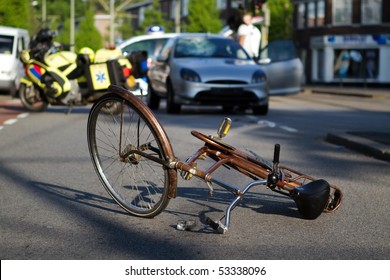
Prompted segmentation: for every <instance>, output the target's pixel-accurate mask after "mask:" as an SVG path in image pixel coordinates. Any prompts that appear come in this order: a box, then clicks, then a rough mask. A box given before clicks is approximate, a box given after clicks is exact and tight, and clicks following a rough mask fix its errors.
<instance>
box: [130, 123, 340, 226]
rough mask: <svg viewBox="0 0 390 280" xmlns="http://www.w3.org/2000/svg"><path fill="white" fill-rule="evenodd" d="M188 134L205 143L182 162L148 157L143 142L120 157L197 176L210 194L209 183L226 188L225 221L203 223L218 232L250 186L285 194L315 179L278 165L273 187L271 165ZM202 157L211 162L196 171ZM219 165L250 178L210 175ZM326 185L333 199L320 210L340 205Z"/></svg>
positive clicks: (335, 192) (335, 193)
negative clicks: (241, 181)
mask: <svg viewBox="0 0 390 280" xmlns="http://www.w3.org/2000/svg"><path fill="white" fill-rule="evenodd" d="M191 134H192V135H193V136H195V137H197V138H198V139H200V140H202V141H203V142H205V145H204V146H203V147H201V148H200V149H198V150H197V151H196V152H195V153H194V154H193V155H192V156H190V157H189V158H188V159H187V160H186V161H185V162H182V161H175V160H174V161H171V160H170V161H164V160H161V159H160V158H157V157H154V156H150V155H149V154H147V153H144V152H143V151H142V150H146V149H147V147H148V144H144V145H141V146H139V147H138V148H136V149H134V150H129V151H127V152H126V153H125V154H123V158H127V157H129V156H131V155H132V154H137V155H139V156H143V157H146V158H148V159H150V160H152V161H155V162H157V163H159V164H162V165H164V166H165V167H166V168H169V169H174V170H177V171H180V175H181V177H182V178H183V179H185V180H190V179H191V178H192V177H193V176H195V177H198V178H200V179H202V180H203V181H204V182H205V183H206V184H207V186H208V187H209V188H210V194H212V193H213V187H212V184H213V183H214V184H216V185H219V186H220V187H222V188H224V189H226V190H228V191H230V192H231V193H232V194H233V195H234V196H235V199H234V200H233V201H232V202H231V203H230V205H229V206H228V207H227V209H226V216H225V223H224V224H223V223H221V222H220V221H213V220H211V219H209V218H207V222H208V223H209V224H210V225H211V227H212V228H214V229H215V230H217V231H218V232H220V233H226V232H227V231H228V228H229V225H230V214H231V211H232V210H233V209H234V207H235V206H236V205H237V204H238V202H239V201H240V200H241V199H242V198H243V197H244V195H245V194H246V193H247V192H248V191H249V190H250V189H251V188H252V187H254V186H258V185H264V186H268V187H269V188H270V189H271V190H272V191H274V192H277V193H280V194H282V195H285V196H291V195H292V194H291V192H292V191H294V190H295V189H296V188H297V187H300V186H302V185H304V184H306V183H307V182H312V181H314V180H315V179H314V178H313V177H311V176H308V175H305V174H303V173H300V172H298V171H295V170H293V169H291V168H288V167H286V166H279V167H278V169H279V170H280V171H282V172H280V174H281V175H279V174H278V176H280V178H278V179H277V182H276V184H275V186H272V183H270V176H272V174H274V172H275V170H273V168H271V167H270V166H267V165H266V164H265V163H263V162H260V161H258V160H257V159H255V158H254V157H252V156H250V155H249V154H247V153H245V152H243V151H241V150H238V149H236V148H234V147H232V146H229V145H228V144H226V143H223V142H221V141H220V139H218V138H214V137H212V136H206V135H204V134H202V133H200V132H197V131H191ZM205 157H209V158H211V159H213V160H214V161H215V163H214V164H213V165H211V166H210V167H209V168H208V169H206V170H200V169H198V168H197V165H196V162H197V160H198V159H204V158H205ZM222 166H228V167H230V168H233V169H235V170H237V171H238V172H240V173H241V174H243V175H245V176H247V177H249V178H251V179H252V180H253V181H251V182H250V183H248V184H247V185H246V186H245V187H243V188H242V189H241V188H239V187H237V186H235V185H232V184H229V183H227V182H224V181H222V180H220V179H218V178H215V177H213V176H212V175H213V173H214V172H215V171H216V170H218V169H219V168H220V167H222ZM330 187H331V188H332V189H333V194H332V196H334V198H333V199H332V201H329V202H328V205H327V206H326V208H325V210H324V211H325V212H333V211H335V210H336V209H337V208H338V207H339V206H340V203H341V199H342V196H343V195H342V192H341V191H340V189H339V188H338V187H336V186H330ZM171 188H172V186H171ZM169 193H170V194H171V195H172V194H175V195H173V196H172V197H176V186H174V189H171V191H170V192H169Z"/></svg>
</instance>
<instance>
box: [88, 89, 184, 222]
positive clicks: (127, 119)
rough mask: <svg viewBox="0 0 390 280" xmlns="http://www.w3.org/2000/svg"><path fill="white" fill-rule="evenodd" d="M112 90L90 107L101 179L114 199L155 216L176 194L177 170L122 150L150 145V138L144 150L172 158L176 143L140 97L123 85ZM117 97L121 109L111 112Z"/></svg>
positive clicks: (138, 213)
mask: <svg viewBox="0 0 390 280" xmlns="http://www.w3.org/2000/svg"><path fill="white" fill-rule="evenodd" d="M110 90H111V93H108V94H106V95H104V96H102V97H101V98H99V99H98V100H97V101H96V103H95V104H94V105H93V107H92V108H91V111H90V114H89V118H88V125H87V129H88V131H87V132H88V135H87V136H88V148H89V153H90V156H91V159H92V162H93V165H94V168H95V171H96V172H97V174H98V177H99V179H100V181H101V182H102V184H103V186H104V187H105V189H106V190H107V192H108V193H109V194H110V196H111V197H112V198H113V199H114V200H115V202H116V203H117V204H119V205H120V206H121V207H122V208H123V209H124V210H126V211H127V212H129V213H130V214H133V215H135V216H139V217H144V218H151V217H154V216H156V215H158V214H159V213H161V211H163V210H164V209H165V208H166V206H167V205H168V202H169V199H170V198H172V197H175V196H176V192H175V191H176V186H177V172H176V171H175V170H173V169H169V168H167V167H166V166H164V165H163V164H161V163H159V162H156V161H153V160H151V159H148V158H147V157H142V156H141V155H137V154H129V155H128V156H127V157H126V158H123V157H121V156H120V153H121V152H122V153H123V152H124V150H125V149H128V150H134V149H138V148H139V147H146V146H142V144H146V143H147V144H148V145H147V147H148V148H147V149H146V150H143V152H145V153H148V155H149V156H154V157H157V158H159V159H161V161H164V162H169V161H170V160H172V159H174V155H173V151H172V147H171V145H170V142H169V139H168V137H167V135H166V133H165V131H164V130H163V128H162V127H161V125H160V123H159V122H158V121H157V119H156V118H155V117H154V115H153V114H152V113H151V111H150V110H149V108H147V106H146V105H144V104H143V103H142V101H140V99H139V98H137V97H135V96H134V95H132V94H131V93H130V92H128V91H126V90H124V89H121V88H118V87H110ZM129 93H130V94H129ZM113 103H117V104H120V107H121V109H120V111H119V113H118V110H114V112H112V113H107V108H111V107H116V106H112V104H113ZM122 108H123V110H122ZM122 112H123V113H122ZM121 123H122V128H121V125H120V124H121ZM120 135H122V137H120ZM149 144H150V147H151V148H150V149H149ZM120 145H121V149H119V146H120ZM152 146H153V148H152ZM152 149H153V150H152Z"/></svg>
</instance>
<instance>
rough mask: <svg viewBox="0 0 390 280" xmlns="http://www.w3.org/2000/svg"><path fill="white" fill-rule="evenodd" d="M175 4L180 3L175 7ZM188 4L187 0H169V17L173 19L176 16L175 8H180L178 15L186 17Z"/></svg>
mask: <svg viewBox="0 0 390 280" xmlns="http://www.w3.org/2000/svg"><path fill="white" fill-rule="evenodd" d="M177 5H180V7H177ZM188 5H189V0H180V3H179V1H176V0H175V1H172V2H171V12H170V18H171V19H174V18H175V17H176V13H177V10H176V9H177V8H179V9H180V16H181V17H186V16H188Z"/></svg>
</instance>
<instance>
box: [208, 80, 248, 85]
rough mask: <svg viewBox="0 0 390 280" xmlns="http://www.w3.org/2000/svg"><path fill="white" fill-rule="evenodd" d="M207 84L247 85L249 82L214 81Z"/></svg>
mask: <svg viewBox="0 0 390 280" xmlns="http://www.w3.org/2000/svg"><path fill="white" fill-rule="evenodd" d="M205 83H206V84H220V85H246V84H247V82H244V81H236V80H212V81H207V82H205Z"/></svg>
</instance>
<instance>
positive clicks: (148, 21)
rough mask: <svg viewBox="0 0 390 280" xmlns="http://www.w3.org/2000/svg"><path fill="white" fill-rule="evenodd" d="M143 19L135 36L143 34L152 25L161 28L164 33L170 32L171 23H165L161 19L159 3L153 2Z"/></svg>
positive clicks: (156, 0) (155, 0)
mask: <svg viewBox="0 0 390 280" xmlns="http://www.w3.org/2000/svg"><path fill="white" fill-rule="evenodd" d="M144 17H145V19H144V21H143V22H142V24H141V26H140V28H139V29H138V31H137V35H140V34H145V32H146V30H147V29H148V28H149V27H151V26H154V25H158V26H162V27H163V28H164V29H165V31H166V32H171V31H172V26H173V24H172V21H167V20H165V19H164V18H163V14H162V13H161V7H160V1H158V0H154V1H153V4H152V6H151V7H149V8H148V9H147V10H146V11H145V14H144Z"/></svg>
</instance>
